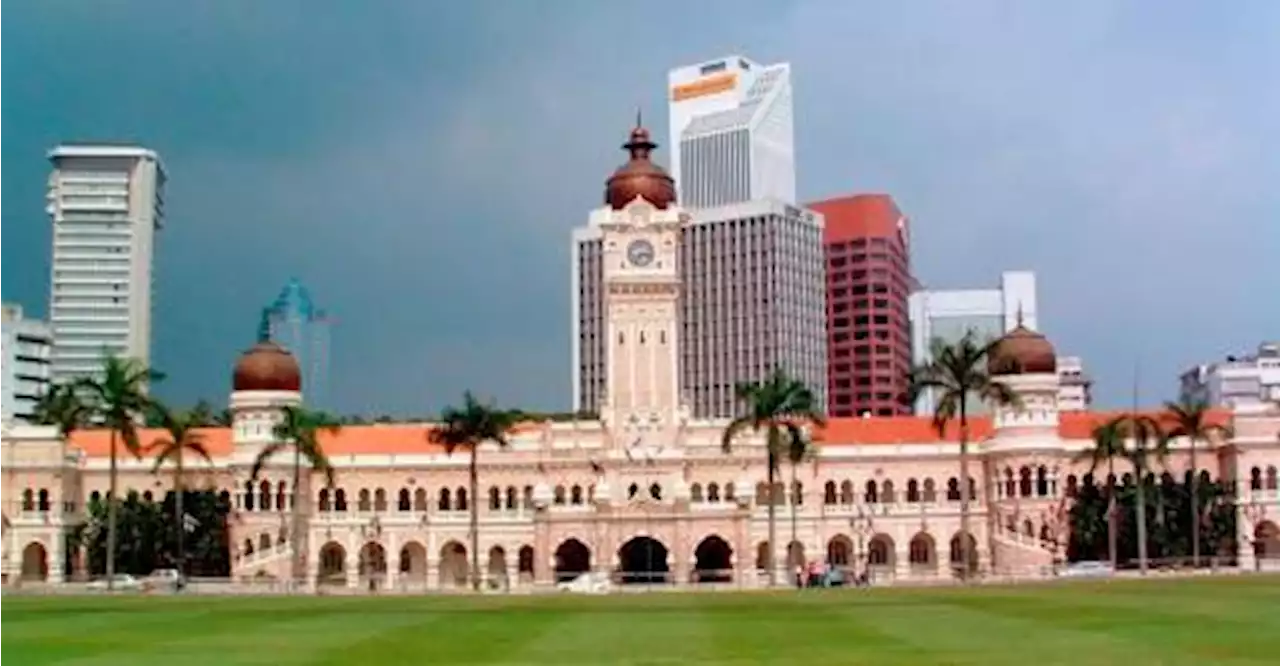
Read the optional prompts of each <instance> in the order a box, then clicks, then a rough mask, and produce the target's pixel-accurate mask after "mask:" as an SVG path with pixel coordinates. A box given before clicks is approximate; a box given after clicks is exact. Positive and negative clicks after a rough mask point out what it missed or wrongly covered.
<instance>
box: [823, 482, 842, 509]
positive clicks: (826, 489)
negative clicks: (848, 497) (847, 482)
mask: <svg viewBox="0 0 1280 666" xmlns="http://www.w3.org/2000/svg"><path fill="white" fill-rule="evenodd" d="M838 499H839V497H837V496H836V482H835V481H828V482H826V483H824V484H822V503H823V504H825V505H827V506H832V505H834V504H835V503H836V501H837V500H838Z"/></svg>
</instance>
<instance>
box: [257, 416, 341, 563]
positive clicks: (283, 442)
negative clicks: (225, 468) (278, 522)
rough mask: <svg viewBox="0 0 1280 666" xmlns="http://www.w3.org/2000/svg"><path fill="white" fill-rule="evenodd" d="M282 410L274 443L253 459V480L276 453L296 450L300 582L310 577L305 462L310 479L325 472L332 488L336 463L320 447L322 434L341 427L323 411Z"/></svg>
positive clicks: (294, 543) (294, 544)
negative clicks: (306, 533)
mask: <svg viewBox="0 0 1280 666" xmlns="http://www.w3.org/2000/svg"><path fill="white" fill-rule="evenodd" d="M281 412H282V413H281V419H280V422H279V423H277V424H276V426H275V428H274V430H273V432H272V441H271V443H270V444H267V445H266V446H265V447H263V448H262V450H261V451H259V452H258V457H257V458H255V459H254V461H253V469H252V470H251V471H250V472H249V480H250V482H253V481H257V480H258V477H259V476H260V475H261V474H262V469H263V467H265V466H266V464H267V463H268V462H269V461H270V460H271V458H272V457H274V456H275V455H276V454H278V453H280V452H282V451H284V450H286V449H292V450H293V487H292V491H293V493H292V496H291V498H290V506H291V507H292V509H293V511H292V519H291V522H292V525H293V526H292V527H290V528H289V547H290V548H291V549H292V550H293V582H294V583H295V584H297V583H298V582H300V581H304V580H306V577H307V553H306V542H305V541H304V539H303V537H304V536H305V532H306V529H305V528H304V526H303V524H302V516H303V510H302V508H303V507H302V504H303V498H304V497H306V498H309V497H310V493H307V494H306V495H304V494H303V493H302V464H303V462H304V461H305V462H306V465H307V471H308V472H309V473H308V475H307V478H308V479H309V478H310V477H311V473H315V472H319V473H321V474H324V478H325V486H326V487H328V488H332V487H333V477H334V471H333V465H331V464H330V463H329V457H328V456H326V455H325V453H324V449H322V448H321V447H320V437H319V435H320V433H321V432H327V433H330V434H336V433H337V432H338V431H339V430H340V429H341V426H339V425H337V424H336V423H333V422H331V421H327V420H325V418H324V417H323V415H321V414H318V413H316V412H311V411H308V410H306V409H304V408H302V407H293V406H289V407H284V408H283V409H282V410H281Z"/></svg>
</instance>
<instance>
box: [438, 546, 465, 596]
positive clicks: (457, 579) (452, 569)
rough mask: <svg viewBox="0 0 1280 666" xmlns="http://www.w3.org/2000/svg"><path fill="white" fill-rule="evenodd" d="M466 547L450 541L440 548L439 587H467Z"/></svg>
mask: <svg viewBox="0 0 1280 666" xmlns="http://www.w3.org/2000/svg"><path fill="white" fill-rule="evenodd" d="M469 568H470V567H469V565H468V564H467V547H466V546H464V545H462V544H460V543H458V542H457V541H450V542H449V543H446V544H445V545H444V546H441V547H440V587H466V586H467V569H469Z"/></svg>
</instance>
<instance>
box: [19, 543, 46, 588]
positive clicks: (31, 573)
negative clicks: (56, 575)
mask: <svg viewBox="0 0 1280 666" xmlns="http://www.w3.org/2000/svg"><path fill="white" fill-rule="evenodd" d="M48 579H49V551H47V550H45V547H44V544H42V543H40V542H39V541H32V542H31V543H29V544H27V547H26V548H23V549H22V580H26V581H42V582H43V581H45V580H48Z"/></svg>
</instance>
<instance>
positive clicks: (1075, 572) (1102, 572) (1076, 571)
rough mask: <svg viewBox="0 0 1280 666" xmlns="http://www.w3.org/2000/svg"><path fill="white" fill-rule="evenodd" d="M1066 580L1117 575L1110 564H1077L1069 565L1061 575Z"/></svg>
mask: <svg viewBox="0 0 1280 666" xmlns="http://www.w3.org/2000/svg"><path fill="white" fill-rule="evenodd" d="M1059 575H1060V576H1062V577H1064V578H1109V577H1111V576H1113V575H1115V569H1113V568H1112V567H1111V563H1110V562H1097V561H1090V562H1075V563H1072V564H1068V565H1067V566H1066V567H1065V568H1063V570H1062V573H1061V574H1059Z"/></svg>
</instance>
